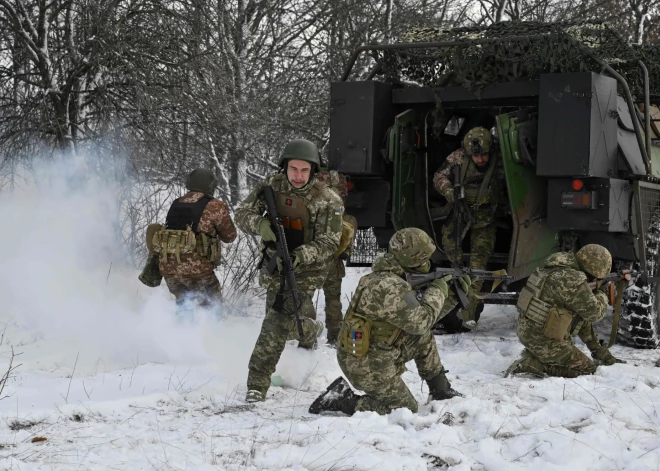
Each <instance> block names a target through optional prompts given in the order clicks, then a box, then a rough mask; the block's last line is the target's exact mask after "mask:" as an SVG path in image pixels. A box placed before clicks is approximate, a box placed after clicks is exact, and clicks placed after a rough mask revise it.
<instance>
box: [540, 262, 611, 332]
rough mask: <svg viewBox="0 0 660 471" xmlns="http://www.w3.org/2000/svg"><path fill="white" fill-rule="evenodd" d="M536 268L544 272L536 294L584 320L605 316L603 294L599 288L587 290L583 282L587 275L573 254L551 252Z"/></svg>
mask: <svg viewBox="0 0 660 471" xmlns="http://www.w3.org/2000/svg"><path fill="white" fill-rule="evenodd" d="M539 271H540V273H541V274H543V273H546V274H547V277H546V279H545V284H544V285H543V289H542V290H541V293H540V294H539V298H540V299H541V300H542V301H545V302H547V303H549V304H552V305H553V306H555V307H559V308H563V309H566V310H567V311H569V312H571V313H573V315H574V316H579V317H580V318H582V319H584V320H585V321H587V322H597V321H599V320H601V319H602V318H603V317H604V316H605V313H606V311H607V295H605V293H603V292H601V291H596V292H595V293H594V292H593V291H591V289H590V288H589V286H588V285H587V275H585V273H584V272H583V271H581V270H580V268H579V267H578V264H577V259H576V258H575V255H574V254H572V253H569V252H559V253H555V254H552V255H550V256H549V257H548V258H547V260H546V261H545V265H544V267H543V268H542V269H541V270H539Z"/></svg>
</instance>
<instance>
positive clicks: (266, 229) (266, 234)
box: [259, 218, 276, 242]
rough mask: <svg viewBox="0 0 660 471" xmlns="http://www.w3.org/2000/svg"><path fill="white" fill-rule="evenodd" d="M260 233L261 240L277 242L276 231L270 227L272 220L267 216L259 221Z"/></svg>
mask: <svg viewBox="0 0 660 471" xmlns="http://www.w3.org/2000/svg"><path fill="white" fill-rule="evenodd" d="M259 234H261V240H263V241H264V242H275V240H276V238H275V233H274V232H273V229H272V228H271V227H270V221H269V220H268V219H266V218H264V219H262V220H261V221H260V222H259Z"/></svg>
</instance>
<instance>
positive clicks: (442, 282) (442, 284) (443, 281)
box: [429, 275, 451, 298]
mask: <svg viewBox="0 0 660 471" xmlns="http://www.w3.org/2000/svg"><path fill="white" fill-rule="evenodd" d="M449 280H451V275H446V276H443V277H442V278H440V279H438V280H433V281H432V282H431V283H430V284H429V288H431V287H433V288H437V289H439V290H440V291H441V292H442V294H443V295H444V296H445V298H446V297H447V296H449V287H448V286H447V281H449Z"/></svg>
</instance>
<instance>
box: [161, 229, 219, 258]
mask: <svg viewBox="0 0 660 471" xmlns="http://www.w3.org/2000/svg"><path fill="white" fill-rule="evenodd" d="M151 245H152V250H153V252H154V253H158V254H160V256H161V257H163V258H164V259H165V261H167V257H168V255H170V254H173V255H174V256H175V257H176V261H177V263H181V255H182V254H191V253H194V252H197V253H198V254H199V255H200V257H202V258H204V259H206V260H209V261H210V262H211V263H212V264H213V265H216V266H217V265H219V264H220V240H219V239H217V238H215V237H210V236H208V235H206V234H204V233H199V234H195V233H194V232H193V231H192V229H191V228H190V226H188V227H187V228H186V229H185V230H174V229H162V230H160V231H158V232H156V233H155V234H154V236H153V239H152V242H151Z"/></svg>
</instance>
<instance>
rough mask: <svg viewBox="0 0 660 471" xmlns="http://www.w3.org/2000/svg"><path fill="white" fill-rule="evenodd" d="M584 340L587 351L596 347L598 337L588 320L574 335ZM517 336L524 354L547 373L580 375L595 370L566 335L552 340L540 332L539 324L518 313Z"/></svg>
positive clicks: (565, 375) (593, 365)
mask: <svg viewBox="0 0 660 471" xmlns="http://www.w3.org/2000/svg"><path fill="white" fill-rule="evenodd" d="M578 335H579V336H580V337H581V338H583V339H585V343H586V344H587V346H588V347H589V349H590V350H595V349H596V348H598V340H597V337H596V334H595V333H594V331H593V328H592V326H591V323H589V322H585V324H584V325H583V326H582V328H581V329H580V332H579V334H578ZM518 338H519V339H520V343H522V344H523V345H524V346H525V348H526V350H527V353H525V352H523V356H525V355H531V356H532V357H534V358H536V359H537V360H539V361H540V362H541V364H542V366H543V371H541V372H540V373H545V374H548V375H550V376H563V377H567V378H574V377H576V376H580V375H589V374H592V373H594V372H595V371H596V366H597V365H596V364H595V363H594V362H593V361H592V360H591V359H590V358H589V357H588V356H586V355H585V354H584V353H582V351H581V350H580V349H579V348H577V347H576V346H575V345H574V344H573V339H572V338H571V336H570V335H568V334H567V335H566V336H565V337H564V338H563V339H562V340H555V339H551V338H548V337H546V336H545V335H544V334H543V326H541V325H540V324H537V323H535V322H534V321H531V320H529V319H528V318H526V317H524V316H521V317H519V318H518Z"/></svg>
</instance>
